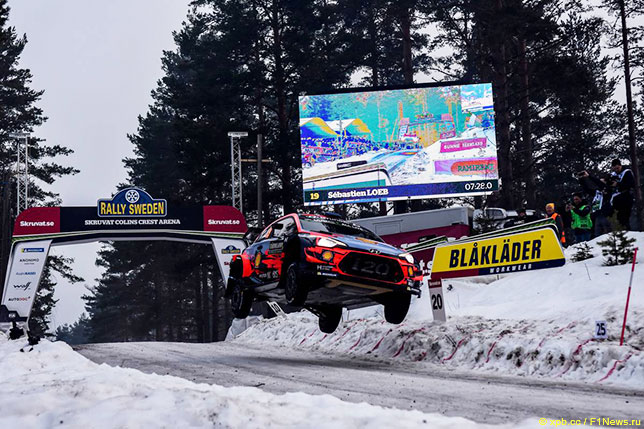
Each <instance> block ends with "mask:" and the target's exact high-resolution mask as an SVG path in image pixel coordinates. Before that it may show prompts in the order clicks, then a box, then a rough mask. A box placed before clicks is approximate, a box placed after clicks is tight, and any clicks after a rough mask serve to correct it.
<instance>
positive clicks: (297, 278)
mask: <svg viewBox="0 0 644 429" xmlns="http://www.w3.org/2000/svg"><path fill="white" fill-rule="evenodd" d="M284 293H285V295H286V302H287V304H289V305H294V306H297V307H301V306H303V305H304V303H305V302H306V297H307V296H308V294H309V288H308V286H307V285H306V284H305V282H304V281H303V279H302V275H301V274H300V270H299V268H298V266H297V262H292V263H291V264H290V265H289V266H288V269H287V270H286V282H285V284H284Z"/></svg>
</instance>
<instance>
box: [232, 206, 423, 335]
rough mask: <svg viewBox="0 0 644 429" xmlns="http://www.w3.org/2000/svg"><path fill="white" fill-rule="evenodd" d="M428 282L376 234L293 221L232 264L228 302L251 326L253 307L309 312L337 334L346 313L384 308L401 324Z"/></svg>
mask: <svg viewBox="0 0 644 429" xmlns="http://www.w3.org/2000/svg"><path fill="white" fill-rule="evenodd" d="M421 280H422V274H421V272H420V269H419V268H418V266H417V265H416V264H415V263H414V258H413V257H412V256H411V255H410V254H409V253H405V252H404V251H403V250H400V249H398V248H396V247H394V246H390V245H389V244H386V243H384V242H383V241H382V239H381V238H380V237H378V236H377V235H376V234H374V233H373V232H371V231H369V230H367V229H365V228H362V227H360V226H358V225H355V224H353V223H351V222H347V221H345V220H342V219H340V218H338V217H335V216H321V215H310V214H306V215H305V214H290V215H287V216H284V217H282V218H280V219H278V220H276V221H275V222H273V223H272V224H270V225H269V226H268V227H266V229H264V230H263V231H262V232H261V234H259V236H258V237H257V238H256V239H255V240H254V242H253V243H252V244H250V245H249V246H248V247H247V248H246V249H245V250H244V251H243V252H242V254H241V255H236V256H235V257H234V258H233V260H232V261H231V264H230V276H229V279H228V285H227V288H226V295H227V296H229V297H230V299H231V306H232V309H233V314H234V315H235V317H237V318H242V319H243V318H245V317H246V316H248V313H249V312H250V308H251V305H252V303H253V301H254V300H255V301H263V300H271V301H276V302H281V303H286V304H289V305H291V306H296V307H304V308H307V309H308V310H310V311H311V312H313V313H314V314H316V315H317V316H318V317H319V325H320V329H321V330H322V331H323V332H333V331H335V329H336V328H337V326H338V324H339V323H340V320H341V318H342V307H347V308H349V309H353V308H360V307H365V306H368V305H373V304H374V303H378V304H382V305H384V307H385V319H386V320H387V321H388V322H390V323H401V322H402V321H403V319H404V318H405V316H406V315H407V311H408V310H409V303H410V301H411V296H412V295H416V296H420V282H421Z"/></svg>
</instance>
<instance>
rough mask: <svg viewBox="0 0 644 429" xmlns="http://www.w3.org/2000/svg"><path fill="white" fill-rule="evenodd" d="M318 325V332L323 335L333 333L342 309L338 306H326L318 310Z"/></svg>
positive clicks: (340, 317) (340, 318)
mask: <svg viewBox="0 0 644 429" xmlns="http://www.w3.org/2000/svg"><path fill="white" fill-rule="evenodd" d="M319 312H320V314H319V315H318V325H319V327H320V331H322V332H324V333H325V334H331V333H333V332H334V331H335V330H336V329H337V328H338V325H339V324H340V320H342V307H340V306H339V305H327V306H324V307H322V308H320V310H319Z"/></svg>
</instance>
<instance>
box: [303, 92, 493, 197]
mask: <svg viewBox="0 0 644 429" xmlns="http://www.w3.org/2000/svg"><path fill="white" fill-rule="evenodd" d="M299 104H300V106H299V107H300V137H301V141H302V176H303V182H304V183H303V188H304V202H305V204H306V205H314V204H342V203H358V202H369V201H386V200H402V199H409V198H434V197H448V196H449V197H452V196H463V195H482V194H487V193H490V192H492V191H494V190H497V189H498V168H497V167H498V166H497V158H496V135H495V132H494V109H493V101H492V85H491V84H488V83H482V84H472V85H452V86H440V87H428V88H412V89H398V90H387V91H366V92H350V93H340V94H328V95H304V96H301V97H300V99H299Z"/></svg>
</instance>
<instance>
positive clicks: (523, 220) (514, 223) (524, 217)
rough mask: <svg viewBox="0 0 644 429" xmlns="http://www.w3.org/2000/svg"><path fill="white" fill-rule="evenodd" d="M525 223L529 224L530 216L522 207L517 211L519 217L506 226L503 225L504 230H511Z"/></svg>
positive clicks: (508, 222)
mask: <svg viewBox="0 0 644 429" xmlns="http://www.w3.org/2000/svg"><path fill="white" fill-rule="evenodd" d="M524 223H528V216H527V213H526V210H525V208H523V207H521V208H520V209H517V217H516V218H515V219H511V220H509V221H507V222H506V223H505V225H503V228H511V227H513V226H518V225H523V224H524Z"/></svg>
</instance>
